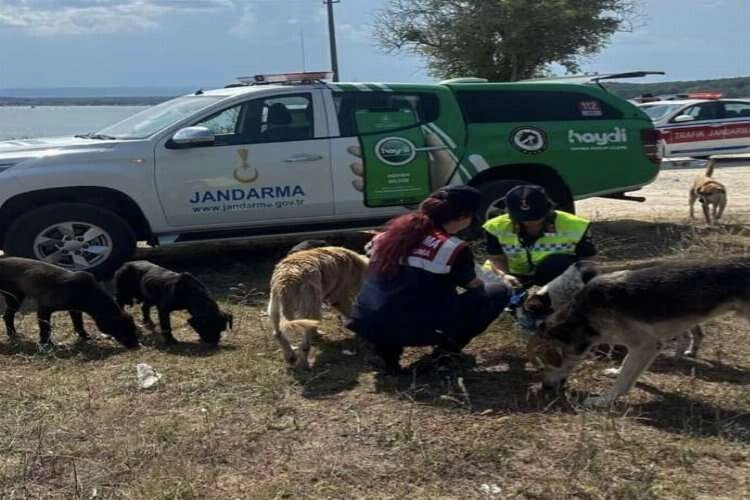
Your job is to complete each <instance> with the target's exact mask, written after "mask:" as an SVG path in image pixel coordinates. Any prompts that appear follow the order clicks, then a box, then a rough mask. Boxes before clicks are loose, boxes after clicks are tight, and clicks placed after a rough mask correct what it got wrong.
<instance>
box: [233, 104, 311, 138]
mask: <svg viewBox="0 0 750 500" xmlns="http://www.w3.org/2000/svg"><path fill="white" fill-rule="evenodd" d="M251 104H252V106H251V112H250V113H249V115H248V120H247V128H248V133H249V135H250V137H251V138H252V142H286V141H304V140H307V139H312V138H314V137H315V133H314V117H315V114H314V113H313V105H312V99H311V96H310V94H296V95H285V96H279V97H271V98H268V99H258V100H255V101H252V103H251Z"/></svg>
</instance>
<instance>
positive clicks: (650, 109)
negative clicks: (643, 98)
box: [641, 104, 682, 120]
mask: <svg viewBox="0 0 750 500" xmlns="http://www.w3.org/2000/svg"><path fill="white" fill-rule="evenodd" d="M681 106H682V104H654V105H651V106H641V109H642V110H643V111H645V112H646V114H647V115H648V116H649V118H651V119H652V120H661V119H662V118H664V117H665V116H667V115H669V114H672V112H673V111H675V110H677V109H678V108H680V107H681Z"/></svg>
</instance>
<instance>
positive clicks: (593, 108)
mask: <svg viewBox="0 0 750 500" xmlns="http://www.w3.org/2000/svg"><path fill="white" fill-rule="evenodd" d="M458 101H459V104H460V105H461V109H463V112H464V117H465V119H466V121H467V122H468V123H504V122H550V121H570V120H611V119H617V118H622V112H621V111H620V110H618V109H617V108H615V107H613V106H611V105H609V104H607V103H606V102H604V101H601V100H599V99H597V98H596V97H592V96H590V95H588V94H583V93H579V92H559V91H546V90H543V91H532V90H525V91H517V90H504V91H503V90H475V91H471V92H467V91H464V92H459V93H458Z"/></svg>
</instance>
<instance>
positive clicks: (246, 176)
mask: <svg viewBox="0 0 750 500" xmlns="http://www.w3.org/2000/svg"><path fill="white" fill-rule="evenodd" d="M247 154H248V151H247V149H245V148H241V149H238V150H237V155H238V156H239V157H240V161H241V162H242V163H241V164H240V166H239V167H237V168H235V169H234V178H235V180H236V181H237V182H242V183H245V184H247V183H250V182H254V181H255V180H256V179H257V178H258V175H259V174H258V170H257V169H255V168H253V167H251V166H250V164H249V163H248V161H247Z"/></svg>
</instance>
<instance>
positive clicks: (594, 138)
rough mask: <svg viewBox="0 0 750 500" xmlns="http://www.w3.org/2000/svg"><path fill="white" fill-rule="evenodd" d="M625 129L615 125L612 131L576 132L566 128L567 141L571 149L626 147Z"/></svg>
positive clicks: (626, 135)
mask: <svg viewBox="0 0 750 500" xmlns="http://www.w3.org/2000/svg"><path fill="white" fill-rule="evenodd" d="M627 142H628V133H627V130H626V129H624V128H620V127H615V129H614V131H612V132H577V131H575V130H568V143H570V144H572V145H575V147H571V149H626V148H627V146H626V144H627Z"/></svg>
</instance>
